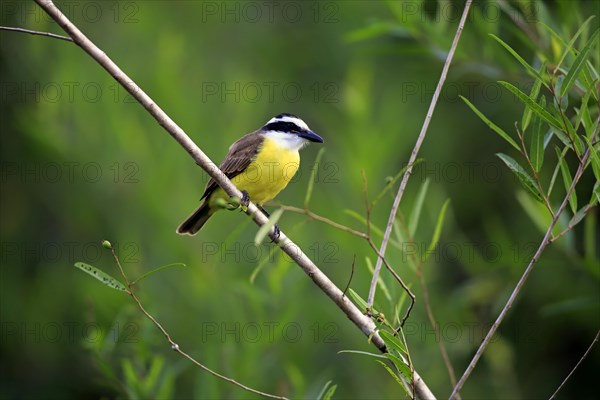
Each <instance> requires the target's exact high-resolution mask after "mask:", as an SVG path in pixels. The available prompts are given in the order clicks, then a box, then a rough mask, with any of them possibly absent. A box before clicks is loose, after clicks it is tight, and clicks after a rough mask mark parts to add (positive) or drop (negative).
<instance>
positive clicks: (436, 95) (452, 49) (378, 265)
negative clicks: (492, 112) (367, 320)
mask: <svg viewBox="0 0 600 400" xmlns="http://www.w3.org/2000/svg"><path fill="white" fill-rule="evenodd" d="M471 3H472V0H467V2H466V3H465V8H464V10H463V14H462V17H461V18H460V22H459V23H458V28H457V29H456V34H455V35H454V41H453V42H452V46H451V47H450V51H449V52H448V56H447V57H446V62H445V63H444V68H443V69H442V74H441V76H440V80H439V82H438V84H437V87H436V88H435V92H434V93H433V98H432V99H431V104H430V105H429V110H428V111H427V115H426V116H425V122H423V127H422V128H421V132H420V133H419V137H418V138H417V142H416V143H415V147H414V148H413V150H412V153H411V154H410V159H409V160H408V168H407V169H406V172H404V176H403V177H402V182H400V188H399V189H398V193H397V194H396V198H395V199H394V204H393V205H392V210H391V211H390V217H389V219H388V223H387V227H386V228H385V234H384V235H383V241H382V242H381V247H380V248H379V253H380V254H381V255H385V250H386V248H387V244H388V241H389V240H390V235H391V233H392V227H393V226H394V220H395V219H396V213H397V212H398V207H399V206H400V200H401V199H402V195H403V194H404V190H405V189H406V185H407V184H408V178H410V175H411V173H412V169H413V165H414V164H415V161H416V160H417V154H419V150H420V149H421V145H422V144H423V141H424V140H425V135H426V134H427V128H429V122H431V117H432V116H433V111H434V110H435V106H436V105H437V101H438V98H439V97H440V93H441V92H442V87H443V86H444V82H445V81H446V75H447V74H448V69H449V68H450V63H451V62H452V58H453V57H454V52H455V51H456V46H457V45H458V40H459V39H460V35H461V33H462V31H463V27H464V26H465V21H466V19H467V15H468V14H469V8H470V7H471ZM382 263H383V259H382V258H381V256H380V257H378V258H377V263H376V264H375V271H374V272H373V279H372V280H371V287H370V288H369V298H368V304H369V306H372V305H373V301H374V300H375V290H376V289H377V281H378V279H379V273H380V272H381V264H382Z"/></svg>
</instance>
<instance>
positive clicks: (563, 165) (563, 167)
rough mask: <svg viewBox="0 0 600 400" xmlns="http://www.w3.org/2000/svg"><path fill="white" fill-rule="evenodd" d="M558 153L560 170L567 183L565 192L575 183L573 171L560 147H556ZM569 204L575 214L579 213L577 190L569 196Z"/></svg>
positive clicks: (564, 181)
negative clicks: (572, 175) (562, 155)
mask: <svg viewBox="0 0 600 400" xmlns="http://www.w3.org/2000/svg"><path fill="white" fill-rule="evenodd" d="M556 155H557V156H558V157H559V163H560V172H561V173H562V177H563V183H564V184H565V192H566V193H568V192H569V188H570V187H571V184H572V183H573V178H572V177H571V172H570V171H569V165H568V164H567V160H565V158H564V157H561V153H560V149H559V148H558V147H556ZM569 206H570V207H571V211H572V212H573V214H575V213H577V193H576V192H575V190H573V191H572V192H571V195H570V196H569Z"/></svg>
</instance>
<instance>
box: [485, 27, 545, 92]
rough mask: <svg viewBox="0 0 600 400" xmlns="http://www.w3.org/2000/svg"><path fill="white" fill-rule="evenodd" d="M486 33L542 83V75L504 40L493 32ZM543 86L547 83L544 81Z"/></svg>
mask: <svg viewBox="0 0 600 400" xmlns="http://www.w3.org/2000/svg"><path fill="white" fill-rule="evenodd" d="M488 35H490V36H491V37H492V38H493V39H495V40H496V41H497V42H498V43H500V44H501V45H502V47H504V48H505V49H506V50H508V52H509V53H510V54H512V56H513V57H514V58H515V59H516V60H517V61H518V62H519V63H520V64H521V65H522V66H524V67H525V69H526V70H527V72H529V73H530V74H531V75H533V76H534V77H536V78H537V80H538V81H539V82H542V83H543V77H542V75H541V74H540V73H539V72H538V71H537V70H536V69H535V68H533V67H532V66H531V65H529V63H528V62H527V61H525V60H524V59H523V57H521V56H520V55H519V54H518V53H517V52H516V51H515V50H514V49H513V48H512V47H510V46H509V45H508V44H507V43H506V42H505V41H503V40H502V39H500V38H499V37H498V36H496V35H494V34H493V33H489V34H488ZM544 86H547V85H546V84H545V83H544Z"/></svg>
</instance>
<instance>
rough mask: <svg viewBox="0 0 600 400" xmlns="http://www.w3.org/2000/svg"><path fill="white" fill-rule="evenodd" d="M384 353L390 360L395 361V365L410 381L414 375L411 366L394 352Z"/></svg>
mask: <svg viewBox="0 0 600 400" xmlns="http://www.w3.org/2000/svg"><path fill="white" fill-rule="evenodd" d="M384 355H385V356H386V357H387V359H388V360H390V361H391V362H392V363H394V365H395V366H396V368H398V371H400V373H401V374H402V375H403V376H404V378H405V379H406V380H407V381H410V379H411V377H412V371H411V370H410V366H408V365H407V364H406V363H405V362H404V361H402V359H401V358H400V357H396V356H395V355H393V354H390V353H385V354H384Z"/></svg>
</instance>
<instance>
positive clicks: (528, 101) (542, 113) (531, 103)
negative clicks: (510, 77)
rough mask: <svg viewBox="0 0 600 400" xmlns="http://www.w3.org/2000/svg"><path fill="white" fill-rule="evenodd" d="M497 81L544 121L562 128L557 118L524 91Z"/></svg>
mask: <svg viewBox="0 0 600 400" xmlns="http://www.w3.org/2000/svg"><path fill="white" fill-rule="evenodd" d="M498 83H500V84H501V85H502V86H504V87H505V88H507V89H508V90H509V91H510V92H512V93H513V94H514V95H515V96H517V98H518V99H519V100H521V101H522V102H523V103H525V105H526V106H528V107H529V108H531V110H532V111H533V112H534V113H536V114H537V115H538V116H539V117H540V118H542V119H543V120H544V121H546V122H547V123H549V124H550V125H552V126H554V127H556V128H558V129H564V126H563V125H562V124H561V122H560V121H559V120H558V119H556V118H555V117H554V116H553V115H552V114H550V113H549V112H548V111H546V110H545V109H544V108H542V107H541V106H540V105H539V104H538V103H536V102H535V100H533V99H532V98H530V97H529V96H527V95H526V94H525V93H523V92H522V91H520V90H519V89H518V88H517V87H515V86H513V85H511V84H510V83H508V82H504V81H499V82H498Z"/></svg>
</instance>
